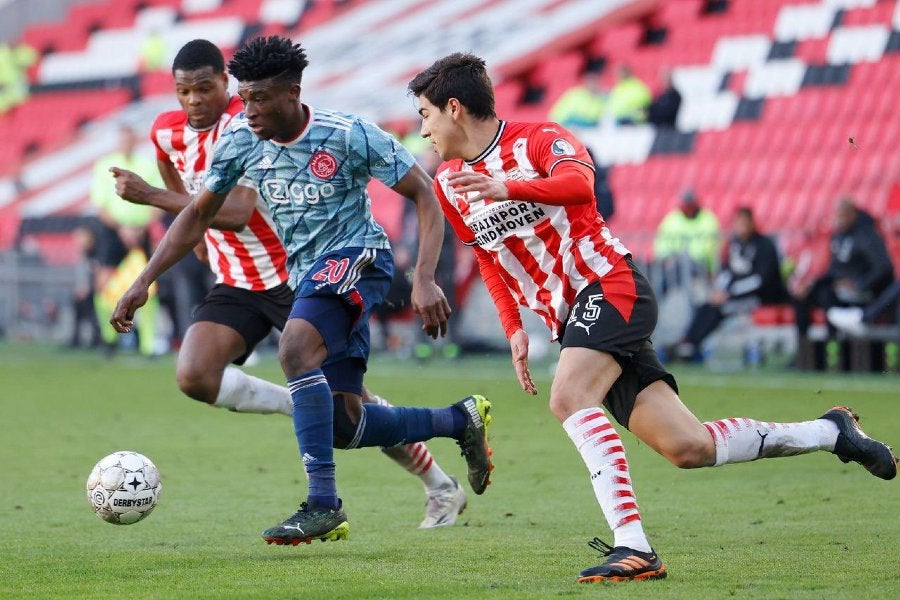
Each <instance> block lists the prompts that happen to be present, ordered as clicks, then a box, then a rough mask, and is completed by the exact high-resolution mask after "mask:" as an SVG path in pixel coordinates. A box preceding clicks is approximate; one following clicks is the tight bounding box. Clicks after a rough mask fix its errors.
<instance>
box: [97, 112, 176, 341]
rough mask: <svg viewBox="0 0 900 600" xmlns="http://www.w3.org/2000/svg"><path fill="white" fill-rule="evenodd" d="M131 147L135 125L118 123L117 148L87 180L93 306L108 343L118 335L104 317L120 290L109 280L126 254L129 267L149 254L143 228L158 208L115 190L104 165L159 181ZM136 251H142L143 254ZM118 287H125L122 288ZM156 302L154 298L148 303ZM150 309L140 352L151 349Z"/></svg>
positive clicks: (140, 331) (159, 183)
mask: <svg viewBox="0 0 900 600" xmlns="http://www.w3.org/2000/svg"><path fill="white" fill-rule="evenodd" d="M136 150H137V138H136V137H135V133H134V131H133V130H132V129H131V128H130V127H128V126H125V125H123V126H122V127H121V128H120V130H119V147H118V149H117V150H116V151H115V152H113V153H111V154H108V155H106V156H103V157H101V158H99V159H98V160H97V162H95V163H94V169H93V180H92V183H91V203H92V204H93V205H94V207H95V208H96V209H97V223H96V230H95V232H94V236H95V249H96V259H97V267H96V270H95V275H94V290H95V294H94V308H95V310H96V311H97V320H98V321H99V324H100V332H101V335H102V337H103V341H104V342H105V343H106V344H107V347H108V348H112V347H114V346H115V344H116V341H117V337H116V336H117V334H116V331H115V329H113V327H112V325H110V324H109V323H108V319H109V316H110V315H111V314H112V311H113V309H114V308H115V303H116V301H117V300H118V297H119V296H120V295H121V293H118V295H117V294H114V293H112V291H111V290H110V286H113V287H114V283H113V280H114V279H115V280H118V279H121V276H119V275H118V272H119V271H120V270H122V268H123V265H125V261H126V258H127V259H128V262H127V266H128V267H129V272H130V270H133V268H134V265H137V264H139V263H140V262H141V260H143V262H144V263H146V260H147V257H148V256H149V255H150V248H149V236H148V231H147V228H148V226H149V225H150V223H151V222H152V221H153V220H154V219H155V218H156V217H157V216H158V215H159V211H158V210H157V209H154V208H153V207H151V206H144V205H138V204H132V203H130V202H126V201H125V200H122V199H121V198H119V197H118V196H117V195H116V187H115V180H114V178H113V176H112V173H110V171H109V169H110V167H113V166H116V167H121V168H125V169H128V170H130V171H134V172H135V173H137V174H139V175H140V176H141V177H143V178H144V179H145V180H146V181H147V182H149V183H150V184H151V185H154V186H156V187H161V186H162V185H163V183H162V178H161V177H160V176H159V171H158V170H157V168H156V163H155V162H154V161H153V160H152V159H149V158H146V157H144V156H141V155H139V154H138V153H137V151H136ZM138 254H140V255H142V256H143V259H141V258H140V257H139V256H138ZM134 275H135V276H136V275H137V273H134ZM132 279H133V277H132ZM128 281H129V282H130V281H131V280H128ZM126 287H127V285H126ZM121 292H124V288H123V289H122V290H121ZM155 302H156V300H155V298H154V300H153V303H154V304H155ZM154 314H155V310H153V309H151V312H150V313H149V314H146V315H145V316H144V319H143V323H142V324H141V325H139V326H138V334H139V337H140V343H141V345H140V347H141V352H142V353H144V354H152V353H153V344H154V342H155V339H154V337H155V335H154V334H155V323H154V318H153V317H152V315H154Z"/></svg>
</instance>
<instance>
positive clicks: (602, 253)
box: [409, 53, 897, 582]
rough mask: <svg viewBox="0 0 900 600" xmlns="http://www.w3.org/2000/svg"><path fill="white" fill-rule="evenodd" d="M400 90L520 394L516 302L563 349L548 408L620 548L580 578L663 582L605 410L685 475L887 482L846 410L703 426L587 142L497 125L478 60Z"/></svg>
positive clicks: (526, 377) (453, 59)
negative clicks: (813, 458) (793, 463)
mask: <svg viewBox="0 0 900 600" xmlns="http://www.w3.org/2000/svg"><path fill="white" fill-rule="evenodd" d="M409 90H410V92H411V93H412V94H413V95H414V96H416V97H417V98H418V101H419V106H420V108H419V114H420V115H421V117H422V135H423V136H424V137H426V138H429V139H430V140H431V143H432V144H433V146H434V149H435V151H436V152H437V153H438V155H440V157H441V158H442V159H443V160H444V161H446V162H445V163H444V164H443V165H441V167H440V168H439V169H438V172H437V174H436V176H435V190H436V192H437V195H438V197H439V199H440V200H441V204H442V206H443V209H444V213H445V215H446V216H447V219H448V220H449V222H450V224H451V225H452V226H453V229H454V230H455V231H456V233H457V235H458V236H459V238H460V239H461V240H462V241H463V242H464V243H466V244H467V245H470V246H472V247H473V249H474V251H475V254H476V256H477V258H478V265H479V267H480V270H481V275H482V277H483V279H484V282H485V285H486V286H487V288H488V291H489V292H490V294H491V297H492V298H493V300H494V303H495V304H496V306H497V310H498V312H499V315H500V320H501V322H502V324H503V328H504V330H505V332H506V335H507V337H508V338H509V342H510V348H511V350H512V358H513V363H514V365H515V370H516V375H517V377H518V379H519V383H520V385H521V386H522V388H523V389H524V390H525V391H527V392H529V393H531V394H535V393H537V389H536V388H535V385H534V382H533V381H532V378H531V374H530V373H529V370H528V335H527V334H526V333H525V330H524V329H523V328H522V321H521V320H520V316H519V308H518V307H519V305H521V306H527V307H528V308H530V309H532V310H533V311H534V312H535V313H537V314H538V315H540V316H541V317H542V318H543V319H544V321H545V322H546V324H547V326H548V327H549V328H550V332H551V339H554V340H559V342H560V345H561V346H562V350H561V352H560V357H559V364H558V366H557V369H556V375H555V377H554V381H553V385H552V386H551V390H550V410H551V411H552V412H553V414H554V415H555V416H556V417H557V419H559V421H560V423H562V425H563V428H564V429H565V430H566V432H567V433H568V434H569V437H570V438H571V440H572V443H573V444H574V445H575V446H576V448H578V451H579V453H580V454H581V456H582V458H583V460H584V462H585V464H586V465H587V467H588V471H589V473H590V480H591V484H592V486H593V488H594V493H595V495H596V498H597V501H598V503H599V504H600V507H601V509H602V512H603V514H604V516H605V518H606V521H607V523H608V524H609V527H610V528H611V529H612V531H613V534H614V538H615V543H614V546H613V547H610V546H606V545H605V544H603V543H602V542H600V541H599V540H596V541H595V542H592V544H591V545H592V547H595V548H597V549H600V548H599V547H600V546H603V547H604V548H605V550H604V554H605V555H606V556H607V557H608V558H607V559H606V561H605V562H604V563H603V564H601V565H598V566H596V567H591V568H589V569H585V570H583V571H582V572H581V573H580V574H579V581H585V582H588V581H602V580H609V581H622V580H631V579H651V578H659V577H665V575H666V567H665V566H664V565H663V563H662V561H660V559H659V557H658V556H657V555H656V553H655V552H654V551H653V550H652V548H651V547H650V544H649V542H648V541H647V538H646V536H645V534H644V531H643V527H642V524H641V515H640V512H639V510H638V505H637V500H636V498H635V494H634V490H633V488H632V484H631V477H630V475H629V468H628V461H627V460H626V457H625V449H624V446H623V444H622V440H621V439H620V438H619V435H618V434H617V433H616V431H615V429H614V427H613V425H612V423H611V422H610V421H609V419H608V418H607V414H606V413H607V411H609V412H610V413H612V415H613V417H615V419H616V420H617V421H618V422H619V424H621V425H622V426H624V427H627V428H628V429H630V430H631V432H632V433H634V434H635V435H636V436H637V437H638V438H640V439H641V440H643V441H644V442H646V443H647V444H648V445H650V446H651V447H652V448H653V449H654V450H656V451H657V452H659V453H660V454H662V455H663V456H664V457H666V458H667V459H669V460H670V461H671V462H672V463H674V464H675V465H677V466H679V467H683V468H692V467H705V466H714V465H721V464H724V463H735V462H745V461H751V460H756V459H758V458H770V457H776V456H791V455H794V454H802V453H805V452H812V451H815V450H827V451H830V452H833V453H835V454H837V455H838V457H839V458H841V459H842V460H844V462H846V461H847V460H853V461H856V462H859V463H860V464H862V465H863V466H864V467H866V469H868V470H869V471H870V472H871V473H872V474H874V475H876V476H878V477H881V478H883V479H891V478H893V477H894V476H895V475H896V473H897V462H896V458H894V456H893V455H892V453H891V450H890V448H889V447H888V446H887V445H885V444H883V443H881V442H877V441H875V440H872V439H870V438H868V437H866V436H865V434H864V433H862V431H861V430H860V429H859V426H858V424H857V420H856V418H855V415H853V414H852V412H851V411H850V410H849V409H847V408H845V407H835V408H833V409H831V410H829V411H828V412H826V413H825V414H824V415H823V416H822V417H821V418H819V419H815V420H812V421H805V422H801V423H770V422H762V421H755V420H752V419H725V420H721V421H715V422H709V423H701V422H700V421H699V420H697V418H696V417H695V416H694V415H693V414H692V413H691V412H690V410H688V409H687V407H685V405H684V404H682V402H681V400H680V399H679V397H678V393H677V390H678V388H677V386H676V384H675V379H674V378H673V377H672V375H671V374H670V373H668V372H666V370H665V369H664V368H663V366H662V364H660V362H659V359H658V358H657V356H656V353H655V352H654V350H653V347H652V345H651V343H650V336H651V334H652V333H653V329H654V328H655V326H656V319H657V305H656V300H655V298H654V296H653V291H652V289H651V288H650V285H649V284H648V282H647V280H646V279H645V278H644V276H643V275H642V274H641V273H640V272H639V271H638V270H637V269H636V268H635V266H634V264H633V263H632V262H631V258H630V255H629V253H628V250H627V249H626V248H625V247H624V246H623V245H622V244H621V243H620V242H619V241H618V240H617V239H616V238H614V237H612V235H611V234H610V232H609V230H608V228H607V227H606V224H605V223H604V221H603V218H602V216H600V215H599V214H598V213H597V209H596V200H595V198H594V195H593V178H594V174H593V165H592V162H591V161H590V158H589V157H588V154H587V151H586V150H585V148H584V146H583V145H582V144H581V143H580V142H579V141H578V140H577V139H576V138H575V137H574V136H573V135H572V134H571V133H570V132H568V131H566V130H565V129H564V128H562V127H561V126H560V125H558V124H556V123H549V122H548V123H513V122H506V121H501V120H500V119H499V118H498V117H497V115H496V113H495V112H494V96H493V89H492V85H491V81H490V79H489V78H488V75H487V72H486V69H485V64H484V61H482V60H481V59H480V58H478V57H476V56H473V55H471V54H461V53H457V54H452V55H450V56H447V57H445V58H443V59H441V60H438V61H437V62H435V63H434V64H433V65H432V66H431V67H429V68H428V69H426V70H425V71H423V72H422V73H419V74H418V75H417V76H416V77H415V78H414V79H413V80H412V81H411V82H410V84H409ZM601 401H602V405H601ZM604 408H605V409H606V410H604Z"/></svg>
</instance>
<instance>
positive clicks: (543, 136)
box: [528, 122, 594, 177]
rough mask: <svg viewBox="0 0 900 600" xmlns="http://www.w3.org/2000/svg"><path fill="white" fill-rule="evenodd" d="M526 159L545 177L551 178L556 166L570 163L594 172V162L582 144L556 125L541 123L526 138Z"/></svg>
mask: <svg viewBox="0 0 900 600" xmlns="http://www.w3.org/2000/svg"><path fill="white" fill-rule="evenodd" d="M528 158H529V159H530V160H531V163H532V165H534V167H535V168H536V169H537V170H538V171H539V172H542V173H544V174H545V176H546V177H549V176H552V175H553V172H554V169H555V168H556V167H557V166H559V165H561V164H563V163H566V162H570V161H572V162H576V163H579V164H582V165H584V166H585V167H587V168H588V169H590V170H591V171H593V170H594V161H592V160H591V155H590V154H588V151H587V148H585V147H584V144H582V143H581V142H580V141H579V140H578V138H576V137H575V136H574V135H573V134H572V133H571V132H570V131H568V130H567V129H566V128H564V127H563V126H562V125H559V124H557V123H551V122H547V123H542V124H541V126H540V127H538V128H537V130H536V131H535V132H534V133H533V134H532V135H529V136H528Z"/></svg>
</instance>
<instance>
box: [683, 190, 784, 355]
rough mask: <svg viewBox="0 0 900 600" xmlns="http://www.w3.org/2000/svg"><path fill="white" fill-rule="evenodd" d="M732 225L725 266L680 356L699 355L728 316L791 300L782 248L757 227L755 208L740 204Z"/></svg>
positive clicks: (693, 324)
mask: <svg viewBox="0 0 900 600" xmlns="http://www.w3.org/2000/svg"><path fill="white" fill-rule="evenodd" d="M732 227H733V232H732V235H731V237H730V239H729V241H728V247H727V250H726V252H727V255H726V257H725V260H724V261H723V264H724V266H723V269H722V270H721V271H720V272H719V275H718V276H717V277H716V279H715V282H714V283H713V291H712V293H711V294H710V297H709V301H708V302H706V303H705V304H702V305H700V306H699V307H697V310H696V311H695V312H694V316H693V318H692V319H691V323H690V325H689V326H688V328H687V332H686V333H685V335H684V337H683V338H682V340H681V342H680V343H679V345H678V347H677V356H678V357H679V358H685V359H693V358H696V357H697V356H699V350H700V344H701V343H702V342H703V340H705V339H706V337H707V336H709V334H711V333H712V332H713V331H715V330H716V328H717V327H718V326H719V325H720V324H721V323H722V321H723V320H724V319H725V318H726V317H729V316H732V315H737V314H747V313H749V312H751V311H752V310H753V309H754V308H756V307H757V306H760V305H762V304H780V303H782V302H787V300H788V292H787V289H786V288H785V285H784V281H783V280H782V278H781V260H780V258H779V256H778V250H777V249H776V248H775V243H774V242H773V241H772V239H771V238H769V237H767V236H765V235H763V234H761V233H760V232H759V230H758V229H757V227H756V221H755V220H754V218H753V211H752V210H751V209H750V208H748V207H742V208H739V209H738V210H737V212H736V213H735V217H734V224H733V226H732Z"/></svg>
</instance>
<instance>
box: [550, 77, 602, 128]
mask: <svg viewBox="0 0 900 600" xmlns="http://www.w3.org/2000/svg"><path fill="white" fill-rule="evenodd" d="M605 101H606V90H604V89H603V86H602V85H601V84H600V75H599V74H598V73H592V72H587V73H585V74H584V75H583V76H582V80H581V82H580V83H579V84H578V85H576V86H573V87H571V88H569V89H568V90H566V91H565V92H563V95H562V96H560V97H559V99H558V100H557V101H556V102H554V103H553V106H552V107H551V108H550V113H549V115H548V119H549V120H550V121H553V122H555V123H559V124H560V125H562V126H563V127H567V128H572V127H594V126H595V125H597V124H598V123H599V122H600V117H601V116H602V115H603V107H604V104H605Z"/></svg>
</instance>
